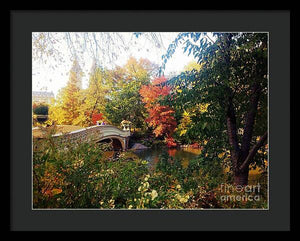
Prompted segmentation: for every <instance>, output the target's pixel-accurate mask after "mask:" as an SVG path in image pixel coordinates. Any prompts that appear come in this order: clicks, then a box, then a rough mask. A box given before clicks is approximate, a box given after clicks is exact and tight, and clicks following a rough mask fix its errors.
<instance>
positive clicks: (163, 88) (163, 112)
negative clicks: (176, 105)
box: [140, 77, 177, 146]
mask: <svg viewBox="0 0 300 241" xmlns="http://www.w3.org/2000/svg"><path fill="white" fill-rule="evenodd" d="M166 80H167V79H166V78H165V77H160V78H156V79H154V80H153V82H152V83H150V84H148V85H143V86H142V87H141V89H140V95H141V96H142V101H143V102H144V103H145V107H146V109H147V111H148V114H149V117H148V118H147V119H146V121H147V122H148V123H149V125H150V126H151V127H153V128H154V130H153V133H154V134H155V136H156V137H161V136H165V139H166V141H167V144H168V145H170V146H172V145H173V142H174V141H173V138H172V134H173V132H174V130H175V128H176V125H177V123H176V120H175V117H174V110H173V109H172V108H171V107H170V106H168V105H162V104H161V103H160V102H159V101H160V100H161V99H162V98H164V97H166V96H168V95H169V94H170V91H171V87H170V86H168V85H165V83H166ZM174 144H175V143H174Z"/></svg>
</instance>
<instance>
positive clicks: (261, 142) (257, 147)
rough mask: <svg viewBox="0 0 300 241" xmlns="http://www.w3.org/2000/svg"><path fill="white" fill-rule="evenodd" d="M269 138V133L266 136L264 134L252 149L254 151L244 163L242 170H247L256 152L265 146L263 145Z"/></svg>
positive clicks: (251, 151)
mask: <svg viewBox="0 0 300 241" xmlns="http://www.w3.org/2000/svg"><path fill="white" fill-rule="evenodd" d="M267 137H268V132H265V134H263V135H262V136H261V138H260V139H259V141H258V142H257V143H256V144H255V145H254V146H253V147H252V149H251V150H250V152H249V154H248V156H247V158H246V160H245V161H244V162H243V164H242V165H241V166H240V168H239V169H240V170H243V169H245V168H246V167H247V166H249V165H250V163H251V162H252V160H253V158H254V156H255V154H256V152H257V151H258V149H259V148H260V147H262V146H263V144H264V143H265V141H266V140H267Z"/></svg>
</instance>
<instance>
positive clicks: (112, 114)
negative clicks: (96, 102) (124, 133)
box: [105, 80, 146, 129]
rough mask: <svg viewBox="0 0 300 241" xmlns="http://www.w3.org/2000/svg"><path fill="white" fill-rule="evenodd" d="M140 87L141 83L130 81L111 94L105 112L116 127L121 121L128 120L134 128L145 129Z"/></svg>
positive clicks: (144, 111) (144, 114)
mask: <svg viewBox="0 0 300 241" xmlns="http://www.w3.org/2000/svg"><path fill="white" fill-rule="evenodd" d="M140 87H141V81H139V80H132V81H131V82H129V83H128V84H126V85H124V86H123V88H122V89H120V90H119V91H114V92H112V93H111V98H110V101H109V102H108V103H107V104H106V106H105V112H106V115H107V118H108V119H109V120H110V121H111V122H112V123H113V124H114V125H117V126H118V125H120V123H121V122H122V121H123V120H128V121H130V122H131V123H132V125H133V127H135V128H142V129H145V128H146V125H145V117H146V110H145V107H144V105H143V104H142V102H141V97H140V95H139V89H140Z"/></svg>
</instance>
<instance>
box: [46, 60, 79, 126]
mask: <svg viewBox="0 0 300 241" xmlns="http://www.w3.org/2000/svg"><path fill="white" fill-rule="evenodd" d="M81 78H82V71H81V68H80V66H79V64H78V62H77V61H74V62H73V66H72V68H71V70H70V76H69V80H68V82H67V86H66V87H64V88H63V89H61V90H60V92H59V94H58V96H57V98H56V100H55V103H54V104H53V105H51V106H50V109H49V119H50V120H51V121H54V122H55V123H56V124H64V125H78V124H80V106H81V103H82V96H81V89H80V86H81Z"/></svg>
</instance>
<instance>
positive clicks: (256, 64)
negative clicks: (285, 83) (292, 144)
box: [162, 33, 268, 185]
mask: <svg viewBox="0 0 300 241" xmlns="http://www.w3.org/2000/svg"><path fill="white" fill-rule="evenodd" d="M180 43H183V44H184V49H185V51H186V52H188V53H189V54H193V56H194V57H195V59H196V60H197V62H198V63H199V64H201V68H200V69H199V70H198V71H197V70H192V71H187V72H183V73H182V74H180V75H179V76H177V77H176V78H173V79H172V80H171V81H170V82H169V84H172V85H174V86H178V87H179V89H180V90H181V91H180V93H178V94H177V95H176V97H175V98H173V99H172V103H173V104H174V105H176V106H181V107H183V108H190V107H194V106H196V105H199V104H204V103H206V104H209V106H208V108H207V112H205V113H203V114H202V115H201V116H200V118H199V119H198V121H197V123H198V128H196V129H195V131H197V132H196V133H198V135H199V137H201V138H202V139H206V140H208V143H207V145H206V146H205V149H204V151H203V155H202V156H201V157H200V158H202V159H203V160H206V163H209V162H210V161H213V160H216V159H218V158H219V159H221V161H222V160H225V159H226V158H229V160H230V164H231V165H230V166H231V169H232V172H233V175H234V182H235V183H236V184H241V185H247V183H248V174H249V168H250V165H264V160H265V159H266V150H265V148H266V140H267V136H268V132H267V124H268V123H267V94H268V65H267V57H268V48H267V46H268V36H267V34H265V33H214V34H207V33H180V34H179V35H178V36H177V38H176V39H175V40H174V42H173V43H172V44H171V45H170V46H169V49H168V51H167V54H166V55H164V56H163V60H164V63H166V62H167V60H168V59H169V58H171V56H172V54H173V53H174V52H175V49H176V48H177V46H178V45H179V44H180ZM162 70H163V68H162ZM226 150H230V154H229V155H223V157H222V158H220V156H222V155H220V154H221V153H223V152H224V151H226ZM259 150H260V151H259Z"/></svg>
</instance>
